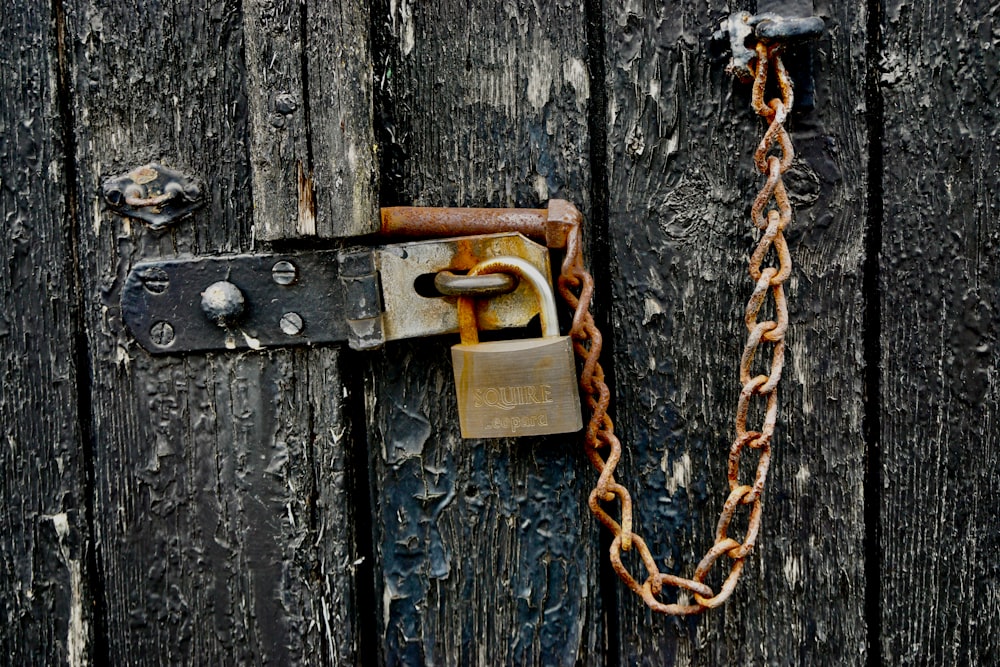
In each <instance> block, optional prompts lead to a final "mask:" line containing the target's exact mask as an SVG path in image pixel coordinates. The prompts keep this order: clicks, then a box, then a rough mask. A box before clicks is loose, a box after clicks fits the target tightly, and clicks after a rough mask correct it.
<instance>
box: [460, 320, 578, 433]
mask: <svg viewBox="0 0 1000 667" xmlns="http://www.w3.org/2000/svg"><path fill="white" fill-rule="evenodd" d="M451 359H452V363H453V365H454V368H455V387H456V391H457V394H458V418H459V422H460V424H461V427H462V437H463V438H507V437H512V436H524V435H545V434H550V433H572V432H574V431H579V430H580V429H581V428H582V427H583V419H582V417H581V414H580V395H579V392H578V390H577V378H576V366H575V365H574V362H573V345H572V343H571V342H570V338H569V336H553V337H549V338H529V339H522V340H503V341H494V342H489V343H476V344H474V345H466V344H460V345H455V346H453V347H452V348H451Z"/></svg>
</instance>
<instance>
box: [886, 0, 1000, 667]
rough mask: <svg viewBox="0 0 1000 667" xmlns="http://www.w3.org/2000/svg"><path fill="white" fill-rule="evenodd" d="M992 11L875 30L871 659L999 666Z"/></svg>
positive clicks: (893, 13) (934, 8) (980, 7)
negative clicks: (875, 597) (877, 447)
mask: <svg viewBox="0 0 1000 667" xmlns="http://www.w3.org/2000/svg"><path fill="white" fill-rule="evenodd" d="M996 11H997V8H996V6H995V3H988V2H971V3H961V4H957V5H956V4H949V3H942V4H939V3H933V2H924V1H921V2H905V3H904V2H888V3H886V6H885V14H884V17H883V22H882V33H883V38H882V43H881V51H882V53H883V54H884V56H883V60H882V62H881V63H880V68H881V90H882V94H883V99H884V108H885V137H884V140H883V142H882V150H883V156H882V159H883V164H884V169H883V172H882V178H883V188H884V210H885V224H884V227H883V232H882V235H883V236H882V238H883V242H882V248H881V251H882V252H881V272H880V277H881V289H880V295H881V309H882V322H883V328H882V364H881V369H882V375H881V401H882V406H883V410H882V428H881V445H882V452H881V460H882V468H881V482H882V484H881V487H882V503H881V515H880V525H879V528H880V534H881V547H882V553H883V555H882V562H881V570H880V572H879V576H880V578H881V598H882V599H881V621H882V641H881V650H882V659H883V660H884V661H885V663H886V664H955V665H976V664H980V665H985V664H992V663H995V662H996V660H997V655H1000V638H998V635H997V632H996V627H997V626H998V625H1000V586H998V578H1000V577H998V575H1000V568H998V565H997V557H996V554H997V549H998V547H1000V518H998V514H997V507H998V505H997V501H996V483H997V480H998V479H1000V448H998V446H997V442H998V440H1000V422H998V408H997V406H998V399H1000V393H998V388H997V382H996V371H997V352H996V346H997V331H998V327H1000V315H998V309H997V304H998V303H1000V268H998V261H997V260H998V247H1000V230H998V227H997V220H998V211H1000V194H998V190H997V185H996V184H997V180H998V176H1000V148H998V143H997V123H998V121H1000V112H998V110H997V105H996V100H997V96H998V95H1000V84H998V79H997V74H996V73H997V71H998V66H1000V61H998V56H997V50H996V49H997V46H998V45H1000V41H998V33H997V24H996V18H995V15H996Z"/></svg>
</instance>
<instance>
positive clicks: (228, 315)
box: [201, 280, 245, 327]
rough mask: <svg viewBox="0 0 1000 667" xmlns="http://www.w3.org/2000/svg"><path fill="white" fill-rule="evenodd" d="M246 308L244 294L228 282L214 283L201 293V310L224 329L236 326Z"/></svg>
mask: <svg viewBox="0 0 1000 667" xmlns="http://www.w3.org/2000/svg"><path fill="white" fill-rule="evenodd" d="M244 306H245V301H244V299H243V292H241V291H240V288H239V287H237V286H236V285H234V284H232V283H231V282H229V281H228V280H220V281H218V282H215V283H212V284H211V285H209V286H208V287H207V288H205V291H204V292H202V293H201V309H202V310H203V311H205V315H207V316H208V318H209V319H210V320H212V321H214V322H216V323H218V325H219V326H222V327H225V326H229V325H232V324H235V323H236V321H237V320H238V319H239V318H240V315H242V314H243V308H244Z"/></svg>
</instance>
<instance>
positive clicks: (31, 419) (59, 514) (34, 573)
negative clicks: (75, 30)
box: [0, 1, 94, 665]
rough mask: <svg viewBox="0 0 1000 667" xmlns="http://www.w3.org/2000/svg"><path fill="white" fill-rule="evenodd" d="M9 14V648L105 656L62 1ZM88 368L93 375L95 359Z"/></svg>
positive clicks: (2, 522)
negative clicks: (96, 600) (99, 632)
mask: <svg viewBox="0 0 1000 667" xmlns="http://www.w3.org/2000/svg"><path fill="white" fill-rule="evenodd" d="M4 14H5V18H4V20H3V21H2V22H0V70H2V71H3V76H2V77H0V220H2V221H3V232H2V233H0V258H2V261H0V302H2V303H3V309H2V312H0V377H2V387H3V389H2V391H0V443H2V445H0V498H2V501H0V614H2V617H0V618H2V630H0V655H2V656H3V658H4V661H5V662H6V663H8V664H14V665H29V664H52V665H54V664H71V665H80V664H86V663H87V662H88V661H89V660H90V659H91V656H92V653H91V651H92V644H93V634H94V618H93V611H92V610H93V598H92V591H91V587H90V585H89V584H90V582H89V576H88V575H89V572H88V565H87V563H88V554H90V550H91V549H92V545H91V543H90V533H89V530H88V526H87V507H86V502H87V497H86V496H87V487H86V455H85V452H84V449H83V448H84V445H83V436H82V433H81V429H80V423H79V414H78V405H77V389H78V386H77V384H78V378H79V377H80V374H81V371H80V369H79V367H78V366H77V362H78V359H77V355H76V351H77V335H76V334H77V331H76V326H75V324H76V322H75V319H76V312H75V311H76V309H77V302H76V297H77V295H76V292H75V290H74V273H73V262H72V237H71V235H70V234H69V233H68V227H67V222H69V221H71V220H72V216H71V214H70V210H71V209H70V202H69V198H68V197H67V182H66V181H67V178H66V171H65V168H66V163H65V150H66V147H65V146H64V145H62V139H63V129H64V126H63V123H62V119H61V118H60V111H61V109H60V99H59V92H60V89H61V81H60V77H59V58H58V44H57V43H58V37H57V31H56V22H55V17H54V16H53V13H52V7H51V6H49V5H47V4H44V3H33V2H21V1H17V2H13V3H8V5H7V6H5V8H4ZM82 374H83V375H84V376H86V369H83V371H82Z"/></svg>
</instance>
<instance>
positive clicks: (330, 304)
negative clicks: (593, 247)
mask: <svg viewBox="0 0 1000 667" xmlns="http://www.w3.org/2000/svg"><path fill="white" fill-rule="evenodd" d="M504 255H508V256H509V255H514V256H517V257H522V258H524V259H526V260H527V261H528V262H530V263H531V264H532V265H534V266H535V267H536V268H537V269H538V270H539V271H541V272H542V273H543V275H545V276H550V275H551V272H550V266H549V254H548V250H547V249H546V248H545V246H542V245H540V244H538V243H535V242H533V241H531V240H529V239H527V238H526V237H524V236H522V235H521V234H516V233H506V234H487V235H482V236H472V237H461V238H452V239H440V240H433V241H418V242H412V243H402V244H397V245H386V246H381V247H375V248H353V249H347V250H340V251H336V250H328V251H317V252H300V253H276V254H266V255H231V256H222V257H195V258H187V259H170V260H158V261H147V262H141V263H139V264H136V265H135V266H134V267H133V268H132V271H131V272H130V273H129V275H128V277H127V278H126V279H125V284H124V286H123V288H122V319H123V320H124V322H125V324H126V326H127V327H128V328H129V330H130V331H131V332H132V335H133V336H134V337H135V339H136V341H138V343H139V344H140V345H141V346H142V347H144V348H145V349H147V350H149V351H150V352H153V353H163V354H177V353H181V352H192V351H196V350H223V349H230V350H232V349H259V348H266V347H278V346H288V345H316V344H322V343H338V342H345V341H346V342H347V343H348V345H349V346H350V347H351V348H353V349H355V350H370V349H376V348H378V347H380V346H381V345H382V344H383V343H385V342H386V341H390V340H399V339H402V338H415V337H420V336H432V335H437V334H444V333H453V332H455V331H458V313H457V309H456V306H455V304H456V297H453V296H423V295H421V294H420V293H419V292H418V291H417V286H416V285H417V282H418V279H422V276H430V279H429V280H427V282H428V283H432V282H433V276H434V275H436V274H437V273H439V272H441V271H451V272H455V273H462V272H464V271H467V270H469V269H471V268H472V267H473V266H475V265H476V264H478V263H479V262H481V261H482V260H484V259H488V258H490V257H498V256H504ZM477 308H478V312H477V319H478V322H479V326H480V328H482V329H501V328H507V327H519V326H525V325H526V324H528V322H529V321H530V320H531V318H532V317H534V316H535V315H536V314H537V313H538V302H537V299H536V297H535V295H534V293H533V292H532V291H531V288H530V286H528V285H519V286H518V287H517V288H516V289H514V290H513V291H511V292H510V293H509V294H504V295H501V296H497V297H495V298H492V299H489V300H486V299H480V300H477Z"/></svg>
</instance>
